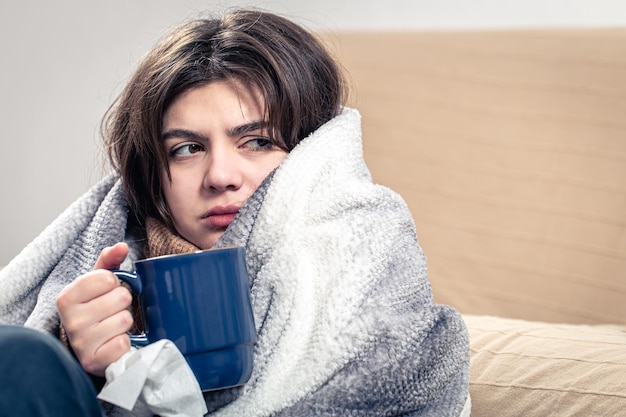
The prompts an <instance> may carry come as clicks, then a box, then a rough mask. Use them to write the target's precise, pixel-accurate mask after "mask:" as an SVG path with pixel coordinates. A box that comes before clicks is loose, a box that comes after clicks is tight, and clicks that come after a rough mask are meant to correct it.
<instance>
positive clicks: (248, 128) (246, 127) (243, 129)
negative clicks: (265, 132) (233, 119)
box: [227, 120, 267, 137]
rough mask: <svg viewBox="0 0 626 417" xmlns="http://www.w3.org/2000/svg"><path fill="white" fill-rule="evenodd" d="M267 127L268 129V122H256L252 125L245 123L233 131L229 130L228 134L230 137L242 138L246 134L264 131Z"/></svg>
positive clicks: (251, 123)
mask: <svg viewBox="0 0 626 417" xmlns="http://www.w3.org/2000/svg"><path fill="white" fill-rule="evenodd" d="M266 127H267V122H265V121H263V120H255V121H253V122H250V123H245V124H242V125H239V126H235V127H233V128H232V129H229V130H228V132H227V133H228V136H230V137H234V136H240V135H242V134H244V133H249V132H254V131H257V130H262V129H264V128H266Z"/></svg>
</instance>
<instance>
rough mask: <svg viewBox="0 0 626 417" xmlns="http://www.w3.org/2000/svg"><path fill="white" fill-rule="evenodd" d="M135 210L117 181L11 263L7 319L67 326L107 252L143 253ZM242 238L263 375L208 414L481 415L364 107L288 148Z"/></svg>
mask: <svg viewBox="0 0 626 417" xmlns="http://www.w3.org/2000/svg"><path fill="white" fill-rule="evenodd" d="M127 212H128V209H127V205H126V202H125V200H124V197H123V193H122V190H121V187H120V184H119V181H117V179H116V178H115V177H114V176H110V177H108V178H105V179H104V180H103V181H102V182H101V183H100V184H98V185H97V186H95V187H93V189H92V190H90V191H89V192H88V193H87V194H85V196H83V197H82V198H81V199H79V200H77V202H75V203H74V204H73V205H72V206H70V207H69V208H68V209H67V210H66V211H65V212H64V213H63V214H62V215H61V216H60V217H59V218H58V219H57V220H56V221H55V222H54V223H53V224H51V225H50V226H49V227H48V228H47V229H46V230H44V232H43V233H42V234H41V235H40V236H39V237H38V238H37V239H35V241H33V242H32V243H31V244H30V245H29V246H27V247H26V248H25V249H24V250H23V251H22V253H20V254H19V255H18V256H17V257H16V258H15V259H14V260H13V261H12V262H11V263H10V264H9V265H7V266H6V267H5V268H4V269H3V270H2V271H0V321H6V322H9V323H14V324H24V325H27V326H31V327H35V328H38V329H41V330H44V331H48V332H52V333H55V334H56V332H57V330H58V315H57V313H56V309H55V306H54V300H55V299H56V295H57V294H58V292H59V291H60V290H61V289H62V288H63V287H64V286H65V285H67V283H68V282H70V281H71V280H72V279H74V278H75V277H76V276H78V275H79V274H81V273H84V272H86V271H89V270H90V269H91V268H92V266H93V264H94V263H95V261H96V259H97V256H98V254H99V252H100V250H101V249H102V248H103V247H105V246H108V245H111V244H113V243H115V242H118V241H121V240H124V239H125V238H126V240H127V241H128V240H130V242H129V243H131V246H133V248H134V250H133V253H132V254H131V256H129V259H128V260H127V261H128V262H129V263H130V262H131V261H132V260H133V259H136V258H137V257H140V256H141V253H140V251H139V247H141V245H137V244H135V245H133V244H134V243H137V242H136V240H135V239H134V238H132V239H129V236H128V233H127V231H126V219H127ZM229 245H240V246H245V248H246V261H247V266H248V272H249V274H250V286H251V294H252V303H253V309H254V314H255V322H256V327H257V334H258V341H257V344H256V347H255V357H254V361H255V362H254V370H253V374H252V377H251V379H250V381H249V382H248V383H247V384H246V385H245V386H243V387H238V388H233V389H227V390H222V391H217V392H209V393H205V399H206V402H207V408H208V409H209V414H211V415H216V416H458V415H468V413H469V396H468V380H469V343H468V337H467V331H466V328H465V325H464V323H463V320H462V318H461V316H460V315H459V314H458V312H457V311H456V310H454V309H453V308H450V307H447V306H442V305H437V304H435V303H434V302H433V298H432V293H431V288H430V284H429V281H428V276H427V269H426V260H425V256H424V254H423V252H422V250H421V248H420V246H419V244H418V241H417V236H416V232H415V226H414V224H413V219H412V216H411V214H410V212H409V210H408V208H407V206H406V204H405V203H404V201H403V200H402V198H401V197H400V196H399V195H397V194H396V193H394V192H393V191H391V190H390V189H388V188H386V187H383V186H380V185H376V184H374V183H373V182H372V179H371V175H370V173H369V171H368V169H367V167H366V165H365V162H364V160H363V152H362V145H361V129H360V116H359V114H358V112H357V111H356V110H353V109H349V108H346V109H344V111H343V112H342V114H340V115H339V116H337V117H336V118H335V119H333V120H331V121H330V122H328V123H327V124H325V125H324V126H322V127H321V128H320V129H318V130H317V131H316V132H314V133H313V134H312V135H311V136H309V137H308V138H306V139H304V140H303V141H302V142H301V143H300V144H299V145H298V146H297V147H296V148H295V149H294V150H293V151H292V152H291V153H290V154H289V156H288V157H287V158H286V159H285V161H284V162H283V163H282V164H281V166H280V167H279V168H278V169H277V170H275V171H274V173H273V174H272V175H270V176H269V177H268V178H267V179H266V180H265V181H264V182H263V184H262V185H261V187H259V189H258V190H257V191H256V192H255V193H254V194H253V195H252V196H251V197H250V198H249V199H248V201H247V202H246V204H245V205H244V207H242V210H241V211H240V213H239V215H238V216H237V218H236V219H235V221H234V222H233V223H232V224H231V226H230V227H229V228H228V230H227V231H226V233H225V234H224V235H223V236H222V238H221V239H220V240H219V241H218V242H217V243H216V246H217V247H220V246H229ZM126 267H128V265H126ZM106 409H107V412H108V413H109V414H110V415H121V414H122V413H123V411H122V410H120V409H115V408H113V407H107V408H106ZM134 412H135V414H136V415H140V414H143V413H144V412H145V410H141V409H137V410H134Z"/></svg>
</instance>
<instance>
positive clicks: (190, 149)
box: [170, 143, 204, 158]
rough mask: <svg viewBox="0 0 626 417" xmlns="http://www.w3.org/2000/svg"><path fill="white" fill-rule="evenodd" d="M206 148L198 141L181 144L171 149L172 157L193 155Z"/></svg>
mask: <svg viewBox="0 0 626 417" xmlns="http://www.w3.org/2000/svg"><path fill="white" fill-rule="evenodd" d="M203 150H204V148H203V147H202V146H200V145H198V144H197V143H187V144H184V145H181V146H176V147H175V148H172V150H171V151H170V157H174V158H176V157H185V156H191V155H193V154H194V153H198V152H202V151H203Z"/></svg>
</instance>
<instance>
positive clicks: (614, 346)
mask: <svg viewBox="0 0 626 417" xmlns="http://www.w3.org/2000/svg"><path fill="white" fill-rule="evenodd" d="M464 318H465V322H466V324H467V327H468V330H469V335H470V348H471V374H470V394H471V397H472V417H476V416H499V417H506V416H525V417H529V416H542V417H543V416H548V415H556V416H574V415H576V416H617V415H624V413H625V412H626V326H617V325H572V324H551V323H550V324H549V323H542V322H531V321H524V320H514V319H505V318H496V317H489V316H472V315H465V316H464Z"/></svg>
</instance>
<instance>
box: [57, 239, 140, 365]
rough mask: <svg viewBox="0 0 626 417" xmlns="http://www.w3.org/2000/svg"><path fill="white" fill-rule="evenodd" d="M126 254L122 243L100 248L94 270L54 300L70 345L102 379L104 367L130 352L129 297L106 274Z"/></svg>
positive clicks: (127, 293)
mask: <svg viewBox="0 0 626 417" xmlns="http://www.w3.org/2000/svg"><path fill="white" fill-rule="evenodd" d="M127 255H128V246H127V245H126V244H125V243H118V244H116V245H115V246H112V247H109V248H105V249H103V250H102V252H101V253H100V257H99V258H98V261H97V262H96V265H95V266H94V270H93V271H91V272H89V273H87V274H85V275H81V276H80V277H78V278H77V279H76V280H75V281H74V282H72V283H71V284H69V285H68V286H67V287H65V288H64V289H63V291H61V293H60V294H59V297H58V298H57V308H58V310H59V315H60V317H61V325H62V326H63V327H64V329H65V332H66V333H67V337H68V340H69V342H70V345H71V346H72V349H73V350H74V353H75V354H76V357H77V358H78V360H79V361H80V363H81V365H82V366H83V368H84V369H85V370H86V371H87V372H89V373H91V374H93V375H97V376H104V371H105V370H106V368H107V366H109V365H110V364H111V363H113V362H115V361H116V360H118V359H119V358H120V357H121V356H122V355H124V354H125V353H126V352H128V351H129V350H130V339H129V337H128V335H127V333H126V332H128V330H129V329H130V327H131V326H132V324H133V317H132V315H131V313H130V311H129V310H128V308H129V306H130V305H131V302H132V295H131V294H130V292H129V291H128V290H127V289H126V288H124V287H122V286H121V285H120V283H119V280H118V279H117V277H116V276H115V275H113V273H112V272H111V271H109V270H110V269H118V268H119V267H120V264H121V263H122V262H123V261H124V259H125V258H126V256H127Z"/></svg>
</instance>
